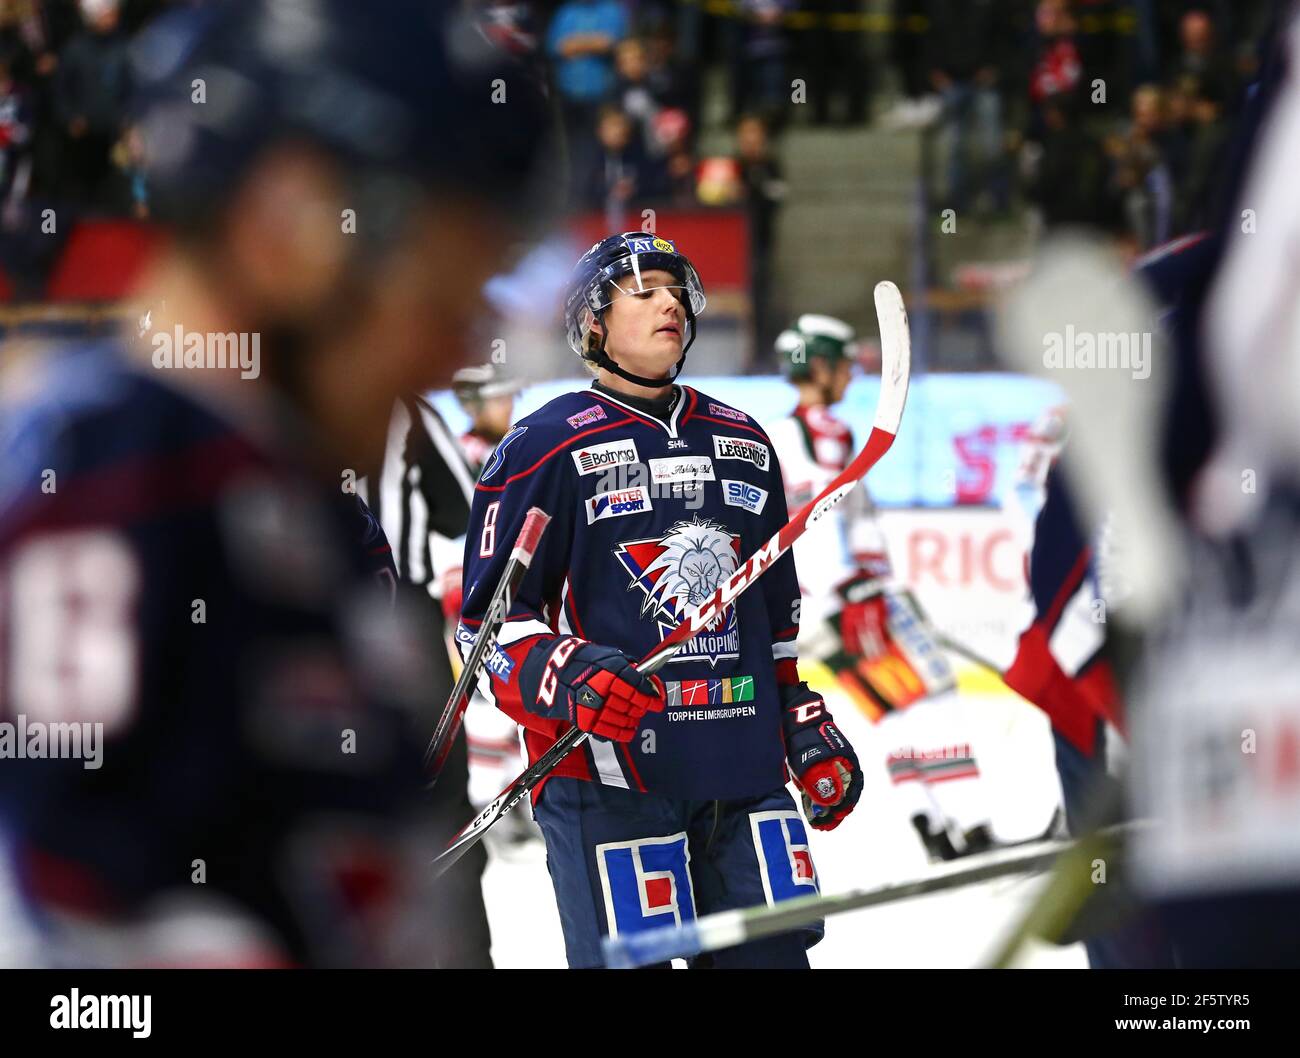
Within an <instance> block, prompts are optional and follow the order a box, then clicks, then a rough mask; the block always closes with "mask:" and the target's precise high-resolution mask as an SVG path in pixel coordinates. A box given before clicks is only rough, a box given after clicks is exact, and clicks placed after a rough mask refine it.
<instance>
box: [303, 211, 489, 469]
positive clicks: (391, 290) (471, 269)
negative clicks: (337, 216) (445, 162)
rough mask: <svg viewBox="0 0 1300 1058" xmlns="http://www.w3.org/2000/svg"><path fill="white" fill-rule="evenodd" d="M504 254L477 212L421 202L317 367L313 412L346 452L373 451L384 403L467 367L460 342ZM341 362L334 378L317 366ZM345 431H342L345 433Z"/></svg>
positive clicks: (441, 382) (388, 406)
mask: <svg viewBox="0 0 1300 1058" xmlns="http://www.w3.org/2000/svg"><path fill="white" fill-rule="evenodd" d="M508 245H509V241H508V237H507V233H506V231H505V229H504V227H503V226H501V225H500V224H499V223H498V222H496V221H495V220H494V219H493V218H492V217H491V216H490V215H488V214H486V213H485V211H483V210H478V209H470V208H465V206H463V205H462V206H461V207H458V208H453V205H452V203H450V202H444V203H431V204H430V206H429V207H428V208H427V209H426V210H424V211H423V212H422V213H421V214H418V215H417V216H415V217H413V218H412V222H411V223H410V225H409V227H408V234H407V237H406V239H405V241H404V242H403V243H402V244H401V245H400V246H398V247H396V248H395V249H394V250H393V251H392V252H391V253H390V254H389V255H388V256H387V257H386V258H385V259H383V260H381V261H380V262H378V263H377V264H376V266H375V268H374V269H373V270H372V271H371V272H370V273H368V274H367V277H366V285H365V288H364V289H363V290H360V291H358V292H357V293H358V302H357V303H358V311H357V313H356V316H355V317H354V319H353V326H351V327H349V328H347V329H346V331H344V332H341V333H339V334H337V335H336V336H334V338H333V340H332V341H331V342H330V347H331V348H330V350H329V352H330V353H331V354H333V355H332V357H324V356H322V357H321V358H319V361H321V376H320V379H319V381H318V383H317V388H318V390H319V389H321V388H323V387H325V386H328V387H330V390H329V391H328V392H319V393H318V397H319V399H318V401H317V403H318V405H321V404H324V405H335V404H336V405H337V407H332V408H329V409H328V410H332V411H333V412H334V415H333V416H331V418H332V419H333V420H334V422H333V423H331V426H332V428H333V429H335V430H338V429H347V430H348V432H349V433H350V434H352V436H351V437H350V438H349V440H350V441H351V442H352V446H353V449H354V450H358V449H360V450H362V451H364V452H366V453H372V452H373V451H374V450H375V446H376V444H378V445H382V439H383V436H384V432H385V430H386V428H387V422H388V416H389V414H390V413H391V411H392V406H393V401H394V400H395V399H396V398H397V397H398V396H399V395H401V394H404V393H417V392H423V391H425V390H429V389H434V388H437V387H440V386H445V385H447V384H449V382H450V379H451V375H452V373H453V372H455V371H456V370H457V369H458V368H460V367H463V366H464V365H465V364H466V363H467V362H468V361H469V359H470V350H468V349H467V348H466V343H465V336H466V335H469V334H471V333H473V324H474V321H475V318H476V317H479V316H481V315H482V314H483V313H484V312H485V311H486V308H485V306H484V304H483V301H482V290H483V285H484V283H486V282H487V280H488V279H489V278H490V277H491V276H492V275H494V274H495V273H496V272H497V271H498V270H499V269H500V267H501V264H502V259H503V257H504V254H505V250H506V249H507V247H508ZM333 358H339V359H343V360H345V362H346V363H347V365H348V369H347V370H346V371H344V372H339V371H333V372H327V371H326V370H325V364H324V363H323V361H324V360H325V359H333ZM345 424H346V425H345Z"/></svg>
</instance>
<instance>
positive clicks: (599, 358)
mask: <svg viewBox="0 0 1300 1058" xmlns="http://www.w3.org/2000/svg"><path fill="white" fill-rule="evenodd" d="M601 315H602V316H603V315H604V313H603V311H602V313H601ZM604 322H605V321H604V320H603V319H602V320H601V321H600V323H601V329H600V345H599V346H598V347H597V348H596V352H595V354H594V355H593V356H589V357H588V358H587V359H589V360H590V361H591V362H592V363H594V364H595V365H596V366H597V367H603V368H604V369H605V370H606V371H611V372H613V373H614V374H616V375H618V377H619V378H623V379H626V380H627V381H628V382H631V383H633V384H634V385H637V386H644V387H645V388H646V389H662V388H663V387H664V386H668V385H671V384H672V383H673V382H676V381H677V376H678V375H680V374H681V373H682V365H684V364H685V363H686V351H687V350H688V349H690V347H691V345H692V344H694V342H695V313H693V312H692V311H691V310H690V307H689V306H687V307H686V322H687V323H688V324H690V328H691V336H690V337H689V338H688V339H686V344H685V345H683V346H682V355H681V356H680V357H678V359H677V363H676V364H674V365H673V369H672V374H670V375H669V376H668V377H667V378H646V377H645V376H644V375H634V374H632V372H631V371H626V370H624V369H623V368H621V367H619V365H618V364H616V363H615V362H614V360H613V358H612V357H611V356H610V355H609V353H607V352H605V327H604Z"/></svg>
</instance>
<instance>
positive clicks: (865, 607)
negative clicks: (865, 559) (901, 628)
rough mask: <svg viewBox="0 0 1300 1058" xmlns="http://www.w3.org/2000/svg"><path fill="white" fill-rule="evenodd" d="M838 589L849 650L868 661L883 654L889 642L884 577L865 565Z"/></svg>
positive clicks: (843, 634)
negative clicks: (841, 601)
mask: <svg viewBox="0 0 1300 1058" xmlns="http://www.w3.org/2000/svg"><path fill="white" fill-rule="evenodd" d="M835 590H836V591H837V592H838V593H839V596H840V598H841V599H842V600H843V603H842V605H841V607H840V640H841V641H842V642H843V644H844V651H845V653H846V654H848V655H849V656H850V657H854V658H862V659H863V660H865V661H870V660H872V659H873V658H876V657H879V656H880V655H881V654H883V653H884V652H885V648H886V646H887V645H888V643H889V624H888V622H889V608H888V606H887V604H886V602H885V582H884V580H883V579H882V578H881V577H880V576H878V575H877V574H876V573H875V572H874V571H873V570H871V569H869V568H863V569H859V570H858V571H857V572H856V573H854V574H853V576H851V577H849V578H847V579H846V580H843V581H841V582H840V583H839V584H838V585H836V588H835Z"/></svg>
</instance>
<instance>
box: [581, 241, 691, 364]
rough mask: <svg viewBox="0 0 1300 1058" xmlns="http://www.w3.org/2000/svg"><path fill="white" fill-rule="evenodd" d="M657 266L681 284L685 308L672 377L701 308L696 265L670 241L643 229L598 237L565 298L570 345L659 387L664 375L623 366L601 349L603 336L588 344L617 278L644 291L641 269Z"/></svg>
mask: <svg viewBox="0 0 1300 1058" xmlns="http://www.w3.org/2000/svg"><path fill="white" fill-rule="evenodd" d="M656 270H659V271H664V272H667V273H669V274H670V275H672V276H673V277H674V278H675V279H676V280H677V282H678V283H679V284H680V285H681V291H680V297H681V301H682V304H683V306H684V307H685V309H686V326H687V328H688V329H689V332H690V333H689V335H688V336H687V338H686V341H685V342H683V343H682V355H681V359H679V360H678V361H677V365H676V367H675V368H674V369H673V374H672V378H676V377H677V376H678V374H679V373H680V372H681V369H682V364H683V363H685V361H686V351H687V350H688V349H689V348H690V347H691V343H692V342H694V341H695V318H696V317H697V316H698V315H699V314H700V313H701V312H703V311H704V306H705V298H704V285H703V284H702V283H701V282H700V277H699V275H698V274H697V273H696V271H695V266H694V265H692V264H691V262H690V261H689V260H688V259H687V257H686V256H685V255H684V254H682V253H679V252H678V250H677V247H676V245H675V244H674V243H673V242H672V241H671V240H669V239H664V238H662V237H660V236H658V235H653V234H649V233H647V232H643V231H629V232H624V233H623V234H621V235H611V236H609V237H608V238H605V239H602V240H601V241H600V242H598V243H596V244H595V245H594V246H592V248H591V249H590V250H588V251H587V252H586V253H585V254H583V255H582V259H581V260H580V261H578V264H577V266H576V267H575V268H574V270H573V278H572V279H571V280H570V281H569V289H568V294H567V296H566V297H565V302H564V324H565V330H566V332H567V337H568V339H569V347H570V348H571V349H572V350H573V351H574V352H575V353H577V354H578V355H579V356H581V357H582V358H583V359H584V360H588V361H590V362H591V363H593V364H595V365H596V366H597V367H604V368H607V369H609V370H610V371H613V372H614V373H615V374H616V375H619V376H621V377H622V378H625V379H628V380H629V381H630V382H635V383H637V384H638V385H641V386H647V387H659V386H662V385H663V384H664V380H663V379H661V378H659V379H654V378H643V377H641V376H640V375H634V374H631V373H630V372H628V371H625V370H624V369H623V368H621V367H619V365H618V364H616V363H615V362H614V361H613V360H612V359H611V358H610V356H609V354H608V353H607V352H606V351H605V339H604V336H603V335H602V336H601V340H600V342H599V343H597V344H596V346H595V347H594V348H592V345H591V342H590V335H591V325H592V322H593V321H595V320H599V319H601V318H602V317H603V316H604V313H605V310H606V309H607V308H609V305H610V301H611V297H612V291H613V288H614V285H615V283H616V282H617V281H618V280H621V279H623V278H625V277H627V276H631V277H632V278H633V280H634V287H635V288H636V289H637V290H644V289H647V288H646V287H644V286H643V285H642V282H641V276H642V274H643V273H645V272H650V271H656Z"/></svg>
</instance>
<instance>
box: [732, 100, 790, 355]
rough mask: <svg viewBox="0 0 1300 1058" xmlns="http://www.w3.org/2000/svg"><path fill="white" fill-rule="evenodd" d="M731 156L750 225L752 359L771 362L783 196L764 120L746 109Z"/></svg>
mask: <svg viewBox="0 0 1300 1058" xmlns="http://www.w3.org/2000/svg"><path fill="white" fill-rule="evenodd" d="M736 159H737V162H738V163H739V165H740V179H741V183H742V185H743V187H744V194H745V213H746V218H747V221H748V228H749V282H750V302H751V305H752V308H753V320H754V328H753V330H754V341H755V345H754V347H753V350H752V352H751V364H752V365H753V366H754V367H758V366H759V365H760V364H762V363H764V362H766V361H770V360H771V357H772V349H773V347H774V344H775V342H776V332H777V330H778V329H779V324H778V323H777V318H778V317H777V313H776V312H775V311H774V306H773V305H772V303H771V302H772V299H771V287H772V281H771V276H772V253H773V250H774V248H775V246H776V216H777V212H778V211H779V209H780V207H781V203H782V201H783V200H784V199H785V195H786V185H785V180H784V178H783V176H782V172H781V164H780V162H779V161H778V160H777V158H776V156H775V154H774V153H773V151H772V145H771V138H770V135H769V132H768V126H767V123H766V122H765V121H764V120H763V118H762V117H760V116H759V115H757V114H747V115H746V116H744V117H742V118H741V119H740V121H739V123H737V125H736Z"/></svg>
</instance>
